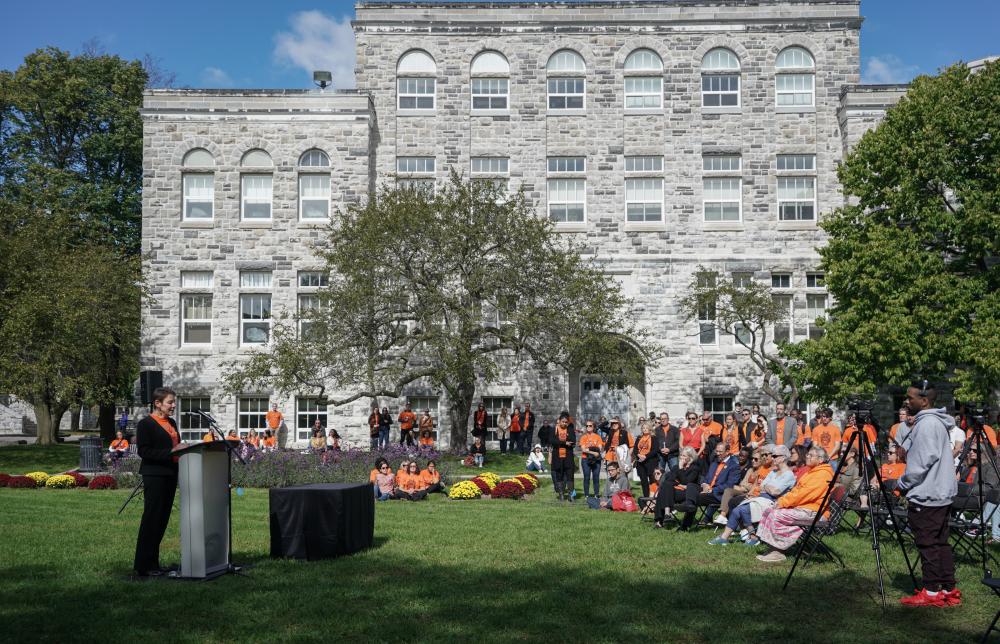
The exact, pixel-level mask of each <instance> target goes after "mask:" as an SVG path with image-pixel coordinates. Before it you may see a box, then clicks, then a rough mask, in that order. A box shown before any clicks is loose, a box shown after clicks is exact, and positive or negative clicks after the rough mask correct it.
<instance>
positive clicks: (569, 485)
mask: <svg viewBox="0 0 1000 644" xmlns="http://www.w3.org/2000/svg"><path fill="white" fill-rule="evenodd" d="M575 472H576V465H575V464H574V463H573V457H568V458H553V459H552V483H553V485H554V486H555V489H556V494H564V493H565V494H569V493H570V492H572V491H573V485H574V484H573V474H574V473H575Z"/></svg>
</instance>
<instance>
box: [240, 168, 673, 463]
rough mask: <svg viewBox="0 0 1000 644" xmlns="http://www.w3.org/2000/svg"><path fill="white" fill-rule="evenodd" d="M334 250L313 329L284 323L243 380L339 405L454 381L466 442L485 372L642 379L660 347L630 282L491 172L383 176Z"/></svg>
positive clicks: (342, 226) (341, 227)
mask: <svg viewBox="0 0 1000 644" xmlns="http://www.w3.org/2000/svg"><path fill="white" fill-rule="evenodd" d="M321 252H322V255H323V257H324V258H325V260H326V264H327V268H328V270H329V273H330V286H329V288H325V289H321V291H320V300H321V303H322V306H321V307H320V309H319V310H318V311H316V312H313V313H311V314H308V315H306V316H303V319H301V320H299V321H300V322H303V323H305V324H306V325H307V326H308V332H307V333H303V334H301V335H302V336H304V337H300V334H299V333H298V329H297V328H296V325H295V324H294V322H295V321H294V320H285V321H283V322H282V321H279V322H278V323H277V324H275V326H274V329H273V332H272V342H271V346H270V348H269V350H268V351H266V352H260V353H256V354H255V355H253V356H252V357H251V358H250V359H249V360H248V361H245V362H242V361H238V362H236V363H234V364H233V365H232V366H233V369H234V370H233V371H232V375H231V376H230V377H229V378H228V380H227V383H226V384H227V388H228V389H229V390H230V391H246V390H247V387H256V386H260V387H263V386H270V387H274V388H276V389H278V390H280V391H282V392H294V391H302V390H303V389H307V390H308V389H311V390H313V391H316V392H319V394H320V395H321V396H327V395H329V400H330V402H331V403H332V404H335V405H339V404H345V403H347V402H350V401H353V400H357V399H360V398H375V397H378V396H390V397H395V396H398V395H399V394H400V392H401V390H402V388H403V387H404V386H406V385H407V384H409V383H414V382H418V381H419V382H422V383H425V384H428V385H430V386H432V387H434V388H440V389H443V390H445V391H446V392H447V394H448V398H449V400H450V401H451V403H452V408H451V421H452V425H453V428H454V429H453V432H457V433H453V440H454V441H457V442H462V443H464V441H465V429H466V425H467V419H468V413H469V406H470V405H471V401H472V396H473V394H474V393H475V389H476V385H477V381H478V382H485V383H488V382H491V381H493V380H495V379H496V378H498V377H499V376H500V374H501V371H502V370H503V369H505V368H508V367H509V366H510V365H519V364H521V363H529V364H532V365H534V366H535V368H537V369H539V370H540V371H542V372H545V371H546V370H548V369H549V368H551V367H561V368H567V369H571V368H581V369H585V370H588V371H593V372H596V373H605V374H613V375H616V376H618V375H621V376H622V377H623V378H624V379H626V380H629V379H631V378H635V377H636V375H637V374H638V373H640V372H641V369H642V367H643V366H644V363H645V362H646V361H647V360H648V359H650V358H651V357H653V355H654V354H655V349H650V348H649V347H651V344H650V342H649V341H648V336H647V334H646V333H645V332H644V331H642V330H640V329H638V328H637V327H636V325H635V322H634V318H633V316H632V314H631V309H630V304H629V302H628V301H626V300H625V298H624V297H623V296H622V295H621V291H620V288H619V287H618V286H617V284H616V283H615V282H614V281H613V280H612V279H611V278H610V277H608V276H607V275H605V274H604V273H602V272H601V271H600V270H599V269H598V268H597V267H595V266H592V265H591V264H589V263H588V262H587V261H585V260H584V259H583V258H582V257H581V256H580V251H579V248H578V247H576V246H575V245H574V244H573V243H571V242H568V241H567V240H566V239H565V238H564V237H562V236H560V235H558V234H557V233H556V232H555V231H554V229H553V226H552V224H551V223H550V222H548V221H547V220H544V219H540V218H538V217H537V216H536V215H535V213H534V211H533V209H532V208H531V207H530V206H529V205H528V204H527V203H526V201H525V198H524V196H523V195H522V194H512V195H511V194H507V193H506V192H505V191H504V190H503V189H502V188H499V187H497V186H494V185H492V184H491V183H487V182H478V181H466V180H463V179H462V178H461V177H459V176H458V175H457V174H455V173H452V176H451V179H450V181H449V182H448V184H447V185H445V186H443V187H442V188H441V189H440V190H438V191H437V193H436V194H434V195H433V196H428V195H426V194H425V193H424V192H421V191H419V190H413V189H408V188H404V189H396V188H389V187H383V188H382V189H380V190H379V192H378V195H377V197H376V198H375V199H372V200H370V201H368V202H367V203H365V204H364V205H355V206H351V207H349V208H348V209H347V210H346V212H344V213H343V214H342V215H341V217H340V218H339V219H338V220H337V222H336V225H335V226H333V227H332V228H331V231H330V236H329V239H328V240H327V243H326V244H325V246H324V247H323V250H322V251H321ZM629 341H630V342H632V343H634V346H637V347H640V348H641V349H640V350H638V351H635V350H623V346H624V344H625V343H626V342H629ZM329 392H338V393H337V395H336V396H335V395H334V394H333V393H329ZM340 392H343V395H341V393H340ZM453 444H456V443H453Z"/></svg>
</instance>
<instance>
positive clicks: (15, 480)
mask: <svg viewBox="0 0 1000 644" xmlns="http://www.w3.org/2000/svg"><path fill="white" fill-rule="evenodd" d="M7 487H10V488H15V489H22V490H27V489H31V490H33V489H35V488H36V487H38V483H35V479H32V478H28V477H27V476H12V477H10V480H9V481H7Z"/></svg>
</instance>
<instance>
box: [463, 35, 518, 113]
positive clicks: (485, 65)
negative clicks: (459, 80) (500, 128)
mask: <svg viewBox="0 0 1000 644" xmlns="http://www.w3.org/2000/svg"><path fill="white" fill-rule="evenodd" d="M470 75H471V77H472V78H471V81H472V82H471V84H470V85H471V91H472V97H471V98H472V103H471V106H472V109H473V110H507V109H508V108H509V107H510V63H509V62H508V61H507V58H506V57H505V56H504V55H503V54H501V53H500V52H498V51H493V50H486V51H481V52H479V53H478V54H476V57H475V58H473V59H472V67H471V70H470Z"/></svg>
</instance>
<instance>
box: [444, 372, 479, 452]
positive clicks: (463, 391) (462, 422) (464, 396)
mask: <svg viewBox="0 0 1000 644" xmlns="http://www.w3.org/2000/svg"><path fill="white" fill-rule="evenodd" d="M475 395H476V379H475V376H474V375H473V376H472V377H470V378H467V379H465V380H464V381H463V382H461V383H459V385H458V386H457V387H455V390H454V393H453V394H452V395H450V396H449V398H450V400H449V402H450V403H451V404H450V406H449V407H448V420H449V421H451V434H450V436H451V449H452V450H458V449H462V448H464V447H466V446H467V445H468V444H469V412H471V411H472V399H473V397H474V396H475Z"/></svg>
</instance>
